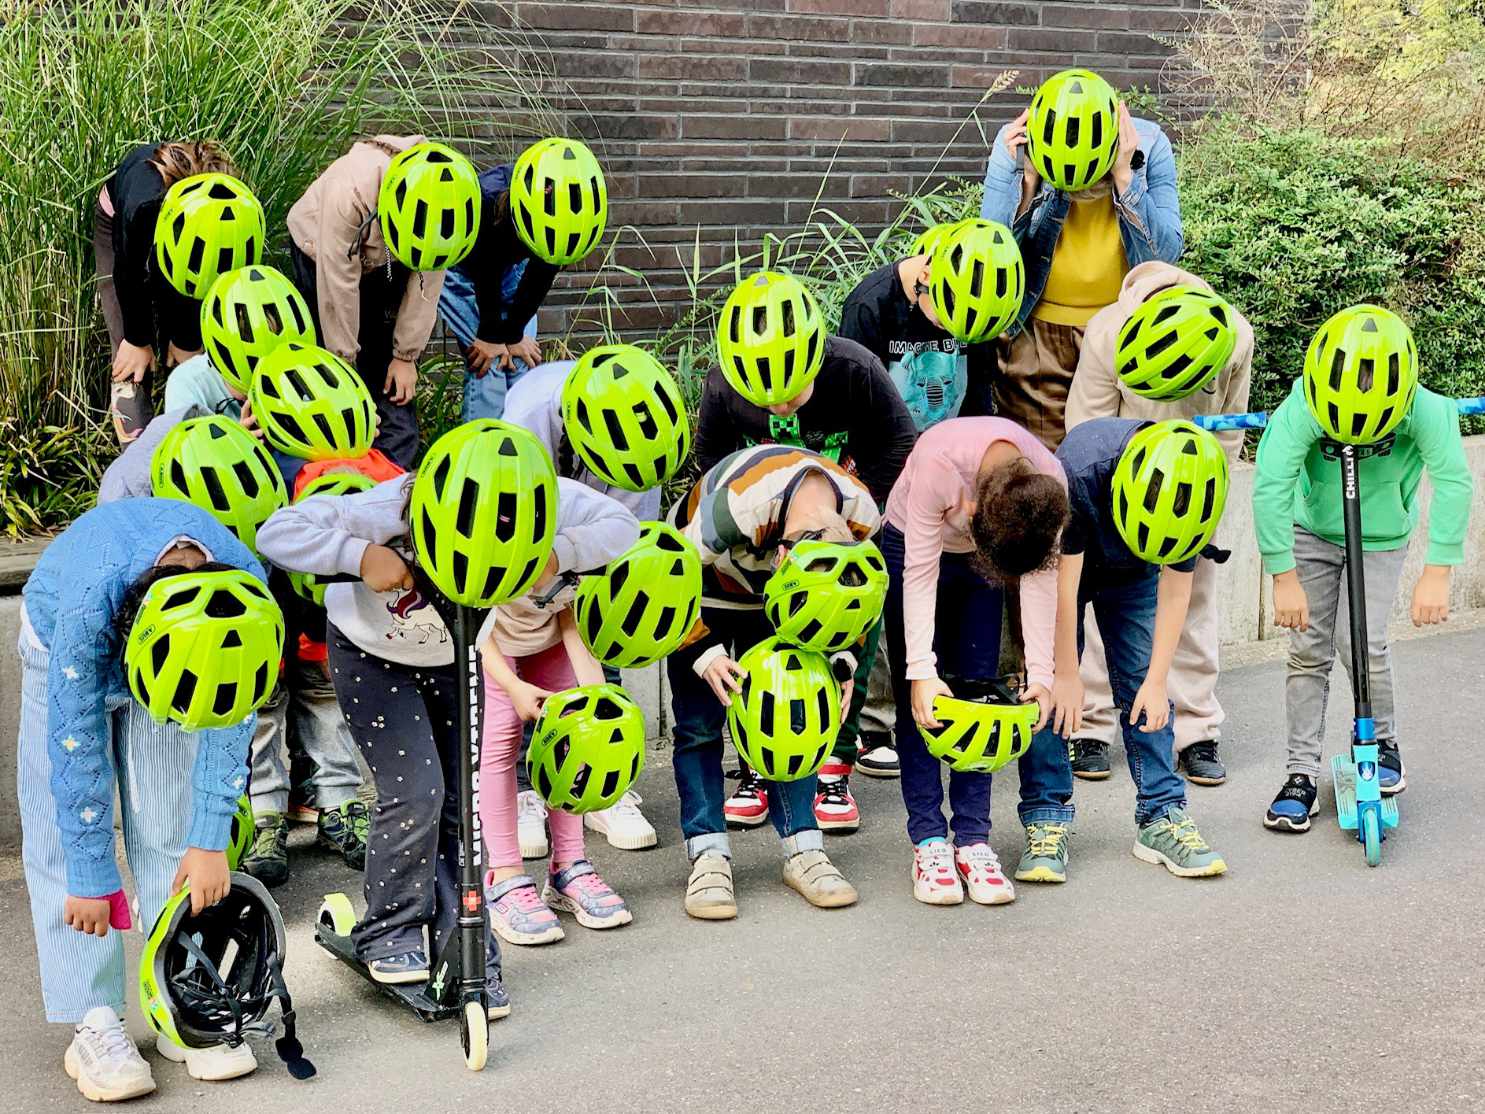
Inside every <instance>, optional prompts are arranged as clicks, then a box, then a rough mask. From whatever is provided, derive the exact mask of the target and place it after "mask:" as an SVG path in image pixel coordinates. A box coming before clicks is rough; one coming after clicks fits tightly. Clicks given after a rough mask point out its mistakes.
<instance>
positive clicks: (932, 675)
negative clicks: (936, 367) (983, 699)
mask: <svg viewBox="0 0 1485 1114" xmlns="http://www.w3.org/2000/svg"><path fill="white" fill-rule="evenodd" d="M913 468H914V470H915V471H914V475H913V481H912V484H913V486H912V489H911V490H912V497H911V498H910V499H909V500H908V505H907V522H906V523H905V527H906V528H905V529H904V530H903V532H902V533H903V562H902V625H903V632H902V643H903V671H904V675H905V676H906V678H907V680H908V682H909V687H910V689H911V691H912V712H913V719H914V720H915V721H916V722H917V723H919V724H922V725H923V726H924V727H938V726H940V724H939V721H938V720H936V719H935V718H934V717H933V700H934V697H937V696H952V695H953V693H952V692H951V691H950V689H949V686H948V685H946V684H944V682H943V680H942V679H941V678H940V677H939V675H938V657H937V655H935V654H934V652H933V636H934V626H935V624H934V616H935V615H936V614H937V608H938V575H939V562H940V561H941V559H942V557H943V550H944V541H943V529H944V515H945V513H946V508H947V507H948V506H949V504H950V502H951V500H953V499H954V498H955V497H956V495H957V493H958V491H959V489H960V481H959V478H958V476H957V475H956V474H955V473H954V471H953V468H952V466H951V465H950V464H949V463H948V462H947V461H946V460H943V459H939V458H928V459H923V460H921V461H915V462H914V464H913Z"/></svg>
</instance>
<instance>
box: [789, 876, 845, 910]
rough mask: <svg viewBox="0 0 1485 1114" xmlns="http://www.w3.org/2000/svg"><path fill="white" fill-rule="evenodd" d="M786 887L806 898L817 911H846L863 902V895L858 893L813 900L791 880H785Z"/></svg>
mask: <svg viewBox="0 0 1485 1114" xmlns="http://www.w3.org/2000/svg"><path fill="white" fill-rule="evenodd" d="M784 885H786V886H788V887H789V888H790V889H791V890H793V891H794V892H795V893H797V894H798V895H799V896H800V897H802V898H804V900H805V901H808V902H809V903H810V904H811V905H813V906H814V907H815V908H816V909H846V908H849V907H850V906H852V905H855V904H856V902H858V901H860V900H861V895H860V894H856V893H853V894H850V895H845V894H842V895H841V896H840V897H830V898H813V897H811V896H810V895H809V894H807V893H805V892H804V889H803V888H802V887H800V886H798V885H796V884H795V883H794V881H793V880H792V879H789V878H785V879H784Z"/></svg>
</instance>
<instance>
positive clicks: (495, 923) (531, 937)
mask: <svg viewBox="0 0 1485 1114" xmlns="http://www.w3.org/2000/svg"><path fill="white" fill-rule="evenodd" d="M490 927H491V928H492V929H494V930H495V935H496V936H499V937H500V938H501V939H502V940H504V941H505V942H506V943H507V944H516V945H518V946H520V947H523V948H539V947H541V946H542V945H543V944H556V943H560V942H561V941H562V940H563V938H564V937H565V936H566V935H567V934H566V933H565V932H563V930H562V926H561V925H560V924H554V925H553V926H552V927H551V928H549V929H547V931H545V932H517V931H516V930H515V929H513V928H511V927H510V926H509V925H507V924H505V923H504V922H503V921H501V920H499V919H497V918H496V917H495V915H494V911H493V910H492V911H491V914H490Z"/></svg>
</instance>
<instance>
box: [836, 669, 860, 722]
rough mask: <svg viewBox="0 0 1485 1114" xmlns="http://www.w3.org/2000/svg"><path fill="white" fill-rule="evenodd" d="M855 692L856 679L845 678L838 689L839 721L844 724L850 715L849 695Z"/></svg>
mask: <svg viewBox="0 0 1485 1114" xmlns="http://www.w3.org/2000/svg"><path fill="white" fill-rule="evenodd" d="M855 691H856V678H855V677H850V678H847V680H846V683H845V684H843V685H841V687H840V720H841V722H842V723H845V722H846V720H847V719H848V718H849V717H850V715H851V694H852V693H853V692H855Z"/></svg>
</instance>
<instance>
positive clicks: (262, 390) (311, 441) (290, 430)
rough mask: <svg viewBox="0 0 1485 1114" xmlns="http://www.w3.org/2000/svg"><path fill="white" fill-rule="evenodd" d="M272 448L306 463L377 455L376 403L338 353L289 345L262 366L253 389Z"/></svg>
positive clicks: (250, 394) (256, 410) (255, 406)
mask: <svg viewBox="0 0 1485 1114" xmlns="http://www.w3.org/2000/svg"><path fill="white" fill-rule="evenodd" d="M248 400H249V401H250V402H251V403H252V406H253V416H254V417H255V418H257V419H258V424H259V425H260V426H262V427H263V436H264V437H266V438H267V439H268V443H269V444H270V445H272V446H273V447H274V448H275V449H277V450H278V451H279V452H282V453H288V454H289V455H290V456H297V457H299V458H300V459H302V460H353V459H355V458H356V457H361V456H365V455H366V454H367V453H368V452H370V451H371V442H372V440H373V439H374V438H375V437H376V403H374V402H372V401H371V392H370V391H369V390H367V389H366V384H365V383H363V382H362V381H361V377H360V376H359V375H357V374H356V370H355V368H353V367H351V365H350V364H348V363H346V362H345V361H344V360H342V359H341V358H340V357H339V356H337V355H336V354H335V353H334V352H331V351H329V350H327V349H324V348H320V347H318V346H317V345H313V344H299V343H297V342H295V341H285V342H284V343H283V344H280V345H279V346H278V347H277V348H275V349H274V350H273V351H272V352H270V353H269V354H268V355H267V356H265V357H263V359H262V360H260V361H259V362H258V369H257V371H256V372H254V373H253V379H252V384H251V386H250V387H249V389H248Z"/></svg>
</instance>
